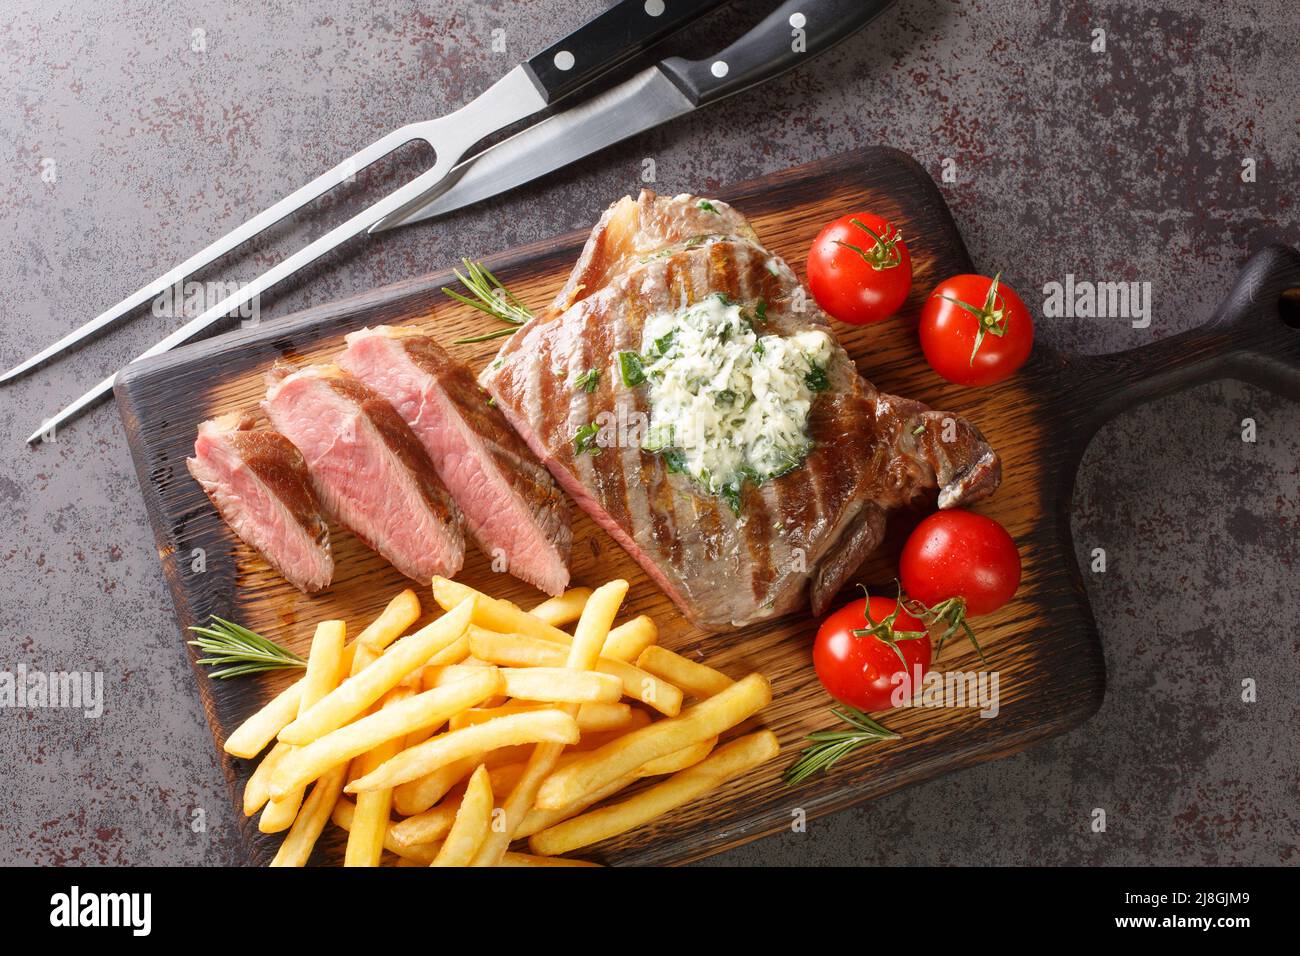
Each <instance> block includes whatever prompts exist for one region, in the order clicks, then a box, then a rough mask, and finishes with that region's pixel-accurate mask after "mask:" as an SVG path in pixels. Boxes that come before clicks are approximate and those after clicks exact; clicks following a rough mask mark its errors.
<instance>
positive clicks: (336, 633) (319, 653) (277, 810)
mask: <svg viewBox="0 0 1300 956" xmlns="http://www.w3.org/2000/svg"><path fill="white" fill-rule="evenodd" d="M346 639H347V628H346V626H345V625H344V623H343V622H342V621H322V622H321V623H320V624H318V625H316V633H315V635H314V636H313V637H312V640H311V652H310V654H308V656H307V673H306V674H304V675H303V679H302V682H303V683H302V696H301V699H300V701H299V704H298V713H303V712H304V711H306V710H307V709H308V708H309V707H311V706H312V705H313V704H314V703H316V701H318V700H320V699H321V698H322V697H324V696H325V695H326V694H328V693H329V692H330V691H332V690H333V689H334V688H335V687H337V686H338V683H339V676H340V675H339V669H340V667H341V666H342V660H343V645H344V643H345V641H346ZM291 757H293V752H292V750H291V752H290V753H289V754H287V755H286V756H285V758H284V759H283V760H281V761H280V763H279V766H278V767H277V768H276V769H277V770H278V769H279V767H282V766H284V764H285V762H286V761H288V760H289V759H290V758H291ZM337 762H338V761H335V763H337ZM332 766H334V764H332V763H331V764H326V765H324V766H322V767H321V768H320V770H319V771H318V772H317V773H315V774H313V775H312V776H311V778H310V779H307V780H304V781H302V785H301V786H299V787H295V788H294V789H292V790H280V791H277V790H276V789H275V774H274V773H272V774H271V799H270V801H269V802H268V803H267V805H266V809H265V810H263V811H262V816H261V817H260V818H259V819H258V821H257V828H258V829H259V830H261V831H262V832H263V833H279V832H280V831H282V830H287V829H289V827H291V826H292V825H293V821H294V818H295V817H297V816H298V808H299V807H301V806H302V801H303V797H305V796H306V793H307V784H309V783H310V782H311V781H312V780H315V779H316V778H317V777H319V776H320V775H321V774H322V773H324V772H325V771H327V770H328V769H329V768H330V767H332Z"/></svg>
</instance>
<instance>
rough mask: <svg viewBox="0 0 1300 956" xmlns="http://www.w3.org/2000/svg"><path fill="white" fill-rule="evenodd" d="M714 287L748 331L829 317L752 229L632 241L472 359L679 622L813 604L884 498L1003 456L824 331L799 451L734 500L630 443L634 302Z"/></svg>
mask: <svg viewBox="0 0 1300 956" xmlns="http://www.w3.org/2000/svg"><path fill="white" fill-rule="evenodd" d="M642 201H643V202H645V199H644V197H643V200H642ZM668 202H671V203H676V204H678V205H681V206H683V207H686V208H685V210H684V212H683V215H692V216H693V215H694V214H693V213H691V212H690V208H691V207H694V208H696V209H698V203H697V202H696V201H694V200H693V199H692V198H691V197H686V198H678V199H675V200H670V201H668ZM604 243H605V244H606V245H607V246H609V247H614V246H617V245H618V242H616V241H615V240H614V239H613V238H609V239H606V240H604ZM579 267H580V268H581V267H582V263H580V265H579ZM584 291H588V290H584ZM719 293H721V294H723V295H725V296H726V297H727V299H728V300H729V301H731V302H733V303H738V304H741V305H743V306H745V307H746V308H748V309H749V310H750V312H751V314H753V315H755V316H756V317H757V318H756V319H755V324H754V329H755V332H756V333H760V323H761V334H763V335H768V334H774V335H779V336H783V337H789V336H792V335H795V334H797V333H806V332H809V331H821V332H825V333H827V334H829V333H830V325H829V322H828V320H827V319H826V317H825V316H824V315H823V314H822V313H821V312H820V311H818V310H817V309H816V308H815V306H813V305H812V304H811V300H810V299H808V298H807V297H806V296H805V295H804V294H803V293H802V290H801V289H800V288H799V285H798V281H797V279H796V278H795V276H794V275H793V273H792V272H791V271H790V269H789V267H788V266H787V265H786V264H785V263H784V262H783V261H781V260H780V259H778V258H775V257H772V256H771V255H770V254H769V253H768V252H767V251H766V250H764V249H763V248H762V247H761V246H758V245H756V244H755V243H753V242H751V241H749V240H746V239H741V240H738V241H733V240H728V239H720V240H717V241H713V242H710V243H707V244H702V245H698V246H695V247H691V248H685V247H682V248H676V249H671V250H669V251H668V252H667V254H665V255H659V256H650V257H642V258H641V259H639V260H637V261H636V262H635V263H634V264H632V265H631V266H629V267H627V268H625V269H624V270H623V271H620V272H618V273H617V274H614V275H613V276H612V277H611V278H610V279H609V281H608V283H607V284H606V285H605V286H604V287H603V288H600V289H598V290H594V291H588V294H586V296H585V297H584V298H580V299H579V300H578V301H577V302H576V304H574V305H573V306H571V307H570V308H568V309H566V310H565V311H563V312H562V313H558V314H556V313H553V314H549V315H545V316H540V317H538V318H536V319H534V320H532V321H531V322H529V323H528V324H527V325H525V326H524V327H523V328H522V329H521V330H520V331H518V332H516V333H515V334H514V335H513V336H511V337H510V338H509V339H508V340H506V343H505V344H504V345H503V347H502V348H501V351H500V353H499V354H498V357H497V361H495V362H493V363H491V365H490V366H489V367H488V368H487V369H485V370H484V372H483V374H482V375H481V376H480V381H481V382H482V383H483V385H484V386H485V387H486V388H487V389H488V391H489V392H491V393H492V395H493V397H494V398H495V399H496V400H497V403H498V406H499V407H500V408H501V410H502V411H503V412H504V414H505V416H506V418H507V419H508V420H509V421H510V423H511V424H512V425H514V426H515V428H516V429H518V430H519V432H520V434H521V435H523V437H524V438H525V440H526V441H527V442H528V444H529V445H530V446H531V447H532V449H533V451H534V452H536V453H537V455H538V457H539V458H541V460H542V461H543V462H545V463H546V465H547V467H549V468H550V469H551V472H552V473H553V474H554V475H555V477H556V479H557V480H558V481H559V482H560V485H561V486H562V487H563V488H564V489H565V490H566V491H568V492H569V493H570V494H571V495H573V496H574V499H575V500H576V501H577V502H578V504H579V505H580V506H581V507H582V508H583V509H584V510H586V511H587V512H588V513H589V514H591V515H592V517H593V518H594V519H595V520H596V521H597V522H598V523H599V524H600V525H601V526H602V527H604V528H605V529H606V530H607V531H608V532H609V533H610V535H611V536H612V537H613V538H614V539H615V540H616V541H618V542H619V544H620V545H622V546H623V547H624V548H625V549H626V550H627V551H628V552H629V553H630V554H631V555H632V556H633V557H634V558H635V559H636V560H637V561H638V562H639V563H640V564H641V566H642V567H643V568H644V569H645V570H646V572H647V573H648V574H649V575H650V576H651V577H652V578H653V579H654V580H655V581H656V582H657V583H658V584H659V586H660V587H662V588H663V589H664V591H665V592H666V593H667V594H668V595H669V596H670V597H671V598H672V599H673V600H674V601H675V602H676V603H677V605H678V606H679V607H680V608H681V610H682V612H683V613H684V614H685V615H686V616H687V617H688V618H689V619H690V620H691V621H692V622H694V623H696V624H697V625H699V626H702V627H705V628H709V629H714V630H719V629H725V628H727V627H739V626H743V625H746V624H749V623H752V622H754V621H757V620H760V619H763V618H766V617H770V616H775V615H781V614H785V613H788V612H790V611H793V610H796V609H797V608H798V607H800V606H801V605H803V604H804V603H806V602H808V601H810V600H811V602H812V604H813V606H814V609H815V610H817V611H821V610H823V609H824V608H825V606H826V604H827V603H828V602H829V601H830V600H831V598H832V597H833V596H834V594H835V593H836V591H837V590H838V589H839V588H840V587H841V586H842V585H843V584H844V582H845V581H846V580H847V579H848V578H849V577H850V576H851V575H852V574H853V573H854V571H856V569H857V567H858V565H859V564H860V563H861V561H862V559H863V558H864V557H865V556H866V555H867V554H869V553H870V552H871V551H872V550H873V549H874V548H875V547H876V546H877V545H878V544H879V542H880V539H881V537H882V535H883V533H884V526H885V514H886V512H887V511H888V510H889V509H891V508H895V507H899V506H901V505H904V504H907V503H909V502H911V501H913V500H916V499H918V498H921V497H922V496H924V495H925V494H927V493H933V491H934V490H935V489H936V488H938V491H939V495H938V498H939V503H940V505H941V506H943V507H952V506H955V505H958V504H962V503H969V502H972V501H976V500H978V499H980V498H982V497H984V496H986V495H988V494H990V493H991V492H992V491H993V490H994V489H995V488H996V487H997V485H998V483H999V481H1000V474H1001V472H1000V463H999V461H998V458H997V456H996V454H994V453H993V451H992V450H991V449H990V448H989V446H988V444H987V443H986V442H985V441H984V439H983V436H981V435H980V433H979V431H978V429H976V428H975V426H973V425H972V424H970V423H969V422H966V421H964V420H962V419H961V418H959V417H957V416H954V415H948V414H945V413H941V412H932V411H930V410H929V409H928V408H927V407H926V406H924V405H922V404H920V403H919V402H912V401H908V400H905V399H900V398H897V397H895V396H891V395H884V394H882V393H880V392H878V391H877V390H876V389H875V388H874V387H873V386H872V385H871V384H870V383H869V382H867V381H866V380H864V379H863V378H862V377H861V376H860V375H859V374H858V372H857V369H856V367H855V366H854V364H853V362H852V360H851V359H850V358H849V357H848V355H847V353H845V352H844V350H843V349H842V348H840V347H839V346H838V345H837V344H834V343H833V337H832V346H831V349H830V353H829V359H828V360H827V362H826V364H825V367H824V373H825V378H826V381H825V382H824V383H821V384H822V386H823V387H824V390H822V391H819V392H817V393H816V395H815V396H814V398H813V400H812V404H811V407H810V410H809V413H808V418H807V423H806V431H807V435H808V437H809V438H811V440H812V442H813V445H812V449H811V451H810V452H809V453H808V455H807V457H806V458H805V459H804V460H803V462H802V464H800V465H798V466H797V467H794V468H793V469H792V470H790V471H788V472H787V473H785V474H784V475H782V476H780V477H776V478H772V479H770V480H767V481H763V482H762V483H761V484H757V485H755V484H754V483H752V482H745V483H744V484H742V485H741V489H740V495H739V502H738V506H739V510H738V512H737V511H736V510H733V508H732V507H731V506H730V505H729V504H728V503H727V502H726V501H724V500H723V499H722V498H719V497H714V496H712V495H709V494H704V493H702V492H701V488H700V487H699V486H698V485H697V484H696V483H695V482H694V481H693V480H692V479H691V478H690V477H688V476H687V475H684V474H682V473H680V471H676V470H670V468H668V467H666V463H665V460H664V457H663V456H662V455H658V454H652V453H650V452H647V451H645V450H643V449H642V447H641V439H642V435H640V434H638V433H637V432H636V423H637V422H643V421H645V420H646V418H647V416H648V415H649V406H648V399H647V395H646V392H647V389H646V388H645V387H626V386H625V385H624V384H623V382H622V380H621V378H620V374H619V367H618V366H619V363H618V355H619V353H621V352H640V351H641V350H642V344H643V343H642V338H643V331H644V327H645V323H646V321H647V319H649V318H651V317H653V316H655V315H659V314H663V313H672V314H676V313H679V312H680V311H681V310H682V309H683V308H687V307H690V306H693V305H695V304H697V303H701V302H703V301H704V300H705V299H707V298H709V297H710V296H714V295H717V294H719ZM760 302H761V303H762V304H763V307H762V308H760V307H759V303H760ZM592 368H594V369H599V370H601V376H600V379H599V383H598V387H597V388H596V390H595V391H594V392H591V393H588V392H586V391H584V390H583V389H579V388H574V387H573V384H572V383H573V379H574V377H575V376H576V375H577V374H579V373H581V372H582V371H584V370H586V369H592ZM946 419H952V421H953V423H954V427H955V433H954V434H951V435H948V436H944V435H943V428H944V422H945V420H946ZM583 429H585V432H583V431H581V430H583ZM593 431H595V432H596V434H595V436H594V438H591V437H590V436H591V434H592V432H593ZM625 431H626V432H628V434H624V432H625ZM583 434H585V435H587V436H589V438H588V440H587V441H586V442H582V441H580V442H578V443H577V444H575V437H579V436H580V435H583ZM944 437H949V438H952V439H953V440H952V441H948V442H945V441H943V438H944ZM580 446H582V447H580ZM584 449H585V450H584Z"/></svg>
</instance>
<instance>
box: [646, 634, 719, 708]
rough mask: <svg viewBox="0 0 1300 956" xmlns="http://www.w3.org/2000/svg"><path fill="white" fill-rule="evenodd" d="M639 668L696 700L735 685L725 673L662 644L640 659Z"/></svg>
mask: <svg viewBox="0 0 1300 956" xmlns="http://www.w3.org/2000/svg"><path fill="white" fill-rule="evenodd" d="M636 666H637V667H639V668H641V669H642V670H643V671H648V672H650V673H651V674H654V675H655V676H656V677H662V678H663V679H664V680H666V681H668V682H669V683H670V684H675V685H676V686H678V687H680V688H681V689H682V690H683V691H684V692H685V693H687V694H690V695H691V696H692V697H694V698H695V699H696V700H704V699H705V698H706V697H712V696H713V695H714V694H717V693H720V692H722V691H724V690H726V689H727V688H728V687H730V686H731V685H732V684H734V683H735V681H733V680H732V679H731V678H730V677H728V676H727V675H726V674H724V673H722V671H718V670H714V669H713V668H712V667H710V666H709V665H707V664H700V663H698V662H697V661H693V660H691V659H690V658H689V657H683V656H682V655H681V654H678V653H676V652H674V651H670V650H668V649H667V648H665V647H660V646H659V645H658V644H651V645H650V646H649V647H647V648H646V649H645V650H644V651H642V652H641V653H640V655H639V656H638V657H637V659H636Z"/></svg>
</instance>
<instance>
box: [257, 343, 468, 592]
mask: <svg viewBox="0 0 1300 956" xmlns="http://www.w3.org/2000/svg"><path fill="white" fill-rule="evenodd" d="M268 379H269V388H268V389H267V392H266V401H265V402H263V407H264V408H265V409H266V414H267V417H269V418H270V419H271V424H272V425H273V426H274V427H275V429H276V431H278V432H280V433H281V434H282V435H284V436H285V437H286V438H287V439H289V441H291V442H293V444H294V445H295V446H296V447H297V448H298V450H299V451H300V452H302V456H303V458H304V459H305V460H306V463H307V472H308V474H309V475H311V481H312V486H313V487H314V488H315V489H316V495H317V497H318V498H319V499H320V502H321V504H322V505H323V506H324V508H325V510H326V511H327V512H328V513H329V514H330V515H332V516H333V517H334V518H335V519H336V520H338V522H339V523H340V524H342V525H344V526H345V527H347V528H349V529H351V530H352V532H353V533H354V534H356V535H357V537H359V538H360V539H361V540H362V541H364V542H365V543H366V544H367V545H368V546H369V547H371V548H373V549H374V550H375V551H378V552H379V553H380V554H381V555H383V557H384V558H386V559H387V560H388V561H389V563H391V564H392V565H393V567H395V568H397V570H399V571H401V572H402V573H403V574H405V575H406V576H407V577H409V578H413V579H414V580H416V581H420V582H421V583H425V584H427V583H428V582H429V581H430V580H431V579H432V578H433V576H434V575H444V576H447V577H450V576H452V575H454V574H455V573H456V572H457V571H459V570H460V568H461V565H462V564H463V563H464V560H465V539H464V535H463V532H462V530H461V516H460V511H459V510H458V509H457V508H456V505H455V503H454V502H453V501H452V500H451V497H450V496H449V495H448V494H447V489H446V488H444V487H443V485H442V482H441V481H439V480H438V475H437V473H436V472H435V471H434V468H433V464H432V463H431V462H430V461H429V456H428V455H426V454H425V452H424V449H423V448H422V447H421V446H420V442H419V440H418V439H416V437H415V436H414V435H413V434H411V430H410V429H409V428H407V427H406V422H404V421H402V419H401V418H400V417H399V416H398V414H397V412H396V411H394V410H393V407H392V406H391V405H389V404H388V402H387V401H385V400H384V399H383V398H382V397H380V396H379V395H378V394H376V393H375V392H374V391H373V390H371V389H370V388H368V387H367V386H365V385H363V384H362V383H360V382H358V381H357V380H356V379H353V378H350V377H349V376H347V375H344V374H343V372H341V371H340V370H339V369H338V368H337V367H335V366H328V365H327V366H322V365H313V366H308V367H307V368H303V369H299V370H298V371H293V370H292V369H291V368H290V367H287V366H277V367H276V368H275V369H273V370H272V372H271V374H270V375H269V376H268Z"/></svg>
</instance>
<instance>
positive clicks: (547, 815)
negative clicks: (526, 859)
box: [515, 771, 641, 839]
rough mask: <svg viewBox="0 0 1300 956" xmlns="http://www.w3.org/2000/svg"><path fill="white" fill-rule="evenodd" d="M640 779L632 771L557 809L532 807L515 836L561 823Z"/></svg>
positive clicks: (525, 834) (537, 831)
mask: <svg viewBox="0 0 1300 956" xmlns="http://www.w3.org/2000/svg"><path fill="white" fill-rule="evenodd" d="M640 779H641V777H640V775H639V774H638V773H637V772H635V771H633V772H632V773H629V774H625V775H624V776H622V777H619V778H618V779H617V780H615V781H613V782H611V783H608V784H606V785H605V786H603V787H601V788H600V789H599V790H594V791H592V792H591V793H588V794H584V795H583V796H581V797H579V798H578V799H577V800H575V801H573V802H572V803H570V804H568V805H567V806H563V807H560V809H558V810H539V809H537V808H536V807H533V808H532V809H531V810H529V811H528V813H527V814H525V815H524V819H523V822H522V823H520V824H519V829H518V830H516V831H515V838H516V839H518V838H520V837H527V836H532V835H533V834H534V833H540V832H541V831H542V830H545V829H547V828H548V827H553V826H555V825H556V824H557V823H561V822H562V821H564V820H568V819H569V818H571V817H576V816H577V815H578V814H579V813H581V812H582V811H583V810H586V809H587V808H588V807H592V806H595V805H596V804H598V803H600V802H601V801H602V800H608V799H609V798H610V797H612V796H613V795H614V794H616V793H619V792H620V791H622V790H625V789H627V788H628V787H630V786H632V784H634V783H636V782H637V781H638V780H640Z"/></svg>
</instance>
